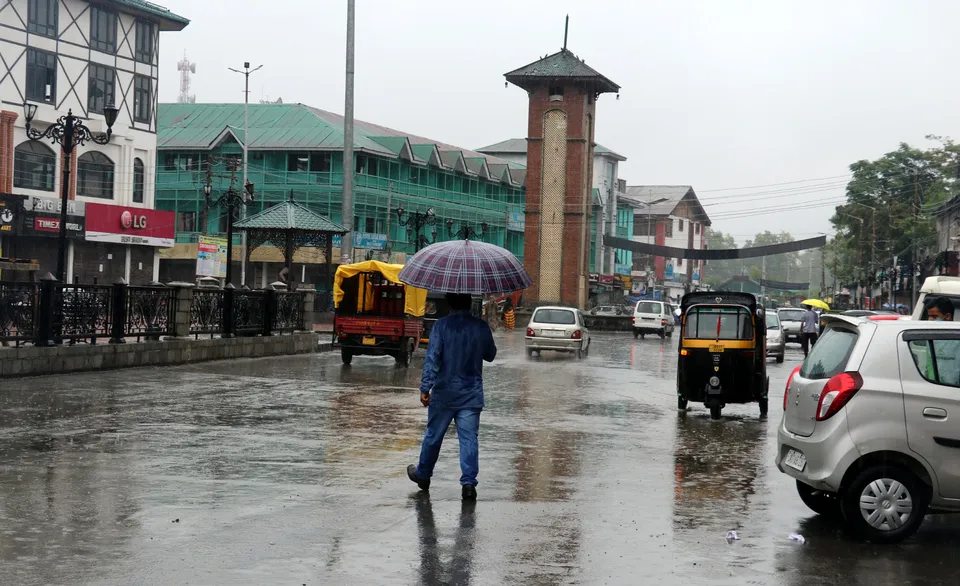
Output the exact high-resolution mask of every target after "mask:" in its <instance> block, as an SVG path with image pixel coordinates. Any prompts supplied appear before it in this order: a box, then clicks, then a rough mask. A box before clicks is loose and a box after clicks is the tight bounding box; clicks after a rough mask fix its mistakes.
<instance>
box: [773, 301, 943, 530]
mask: <svg viewBox="0 0 960 586" xmlns="http://www.w3.org/2000/svg"><path fill="white" fill-rule="evenodd" d="M826 321H827V329H826V330H825V331H824V334H823V336H822V337H821V338H820V340H819V341H818V342H817V343H816V345H815V346H814V347H813V350H811V352H810V355H809V356H808V357H807V358H806V360H804V362H803V364H802V365H801V366H798V367H797V368H796V369H795V370H794V371H793V373H792V374H791V375H790V378H789V379H788V380H787V386H786V389H785V392H784V397H783V418H782V420H781V423H780V428H779V431H778V444H779V446H778V450H777V460H776V463H777V468H778V469H779V470H780V471H781V472H783V473H785V474H788V475H789V476H792V477H793V478H795V479H796V481H797V491H798V492H799V493H800V498H801V500H803V502H804V503H805V504H806V505H807V506H808V507H810V508H811V509H812V510H813V511H815V512H817V513H819V514H822V515H826V516H835V517H837V518H838V519H842V520H843V522H844V523H845V525H846V526H847V528H848V529H849V530H850V531H851V532H852V533H854V534H855V535H857V536H859V537H861V538H863V539H867V540H869V541H874V542H884V543H892V542H897V541H901V540H903V539H906V538H907V537H909V536H911V535H912V534H913V533H914V532H915V531H917V529H918V528H919V527H920V524H921V523H922V522H923V517H924V515H925V514H927V513H928V512H931V513H942V512H958V511H960V466H958V465H957V462H958V461H960V460H958V456H960V323H952V322H936V323H934V322H916V321H908V320H902V319H897V316H870V317H859V318H858V317H846V316H828V317H827V318H826ZM950 413H953V415H952V416H951V415H950Z"/></svg>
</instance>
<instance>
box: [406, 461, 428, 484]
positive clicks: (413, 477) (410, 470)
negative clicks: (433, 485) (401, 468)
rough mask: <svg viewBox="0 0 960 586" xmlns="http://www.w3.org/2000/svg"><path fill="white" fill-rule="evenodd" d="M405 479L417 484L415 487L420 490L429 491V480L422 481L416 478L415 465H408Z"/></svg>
mask: <svg viewBox="0 0 960 586" xmlns="http://www.w3.org/2000/svg"><path fill="white" fill-rule="evenodd" d="M407 478H409V479H410V480H412V481H414V482H416V483H417V486H419V487H420V490H430V479H429V478H428V479H427V480H422V479H421V478H420V477H419V476H417V465H416V464H410V465H409V466H407Z"/></svg>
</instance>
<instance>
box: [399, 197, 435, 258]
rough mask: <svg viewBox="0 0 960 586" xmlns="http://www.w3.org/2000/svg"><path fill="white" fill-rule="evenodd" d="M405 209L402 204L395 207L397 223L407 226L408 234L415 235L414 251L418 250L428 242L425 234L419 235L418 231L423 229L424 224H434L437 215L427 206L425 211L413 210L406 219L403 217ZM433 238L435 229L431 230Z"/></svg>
mask: <svg viewBox="0 0 960 586" xmlns="http://www.w3.org/2000/svg"><path fill="white" fill-rule="evenodd" d="M404 214H406V210H404V209H403V206H400V207H398V208H397V223H398V224H400V225H401V226H407V234H408V236H409V235H410V233H411V232H412V233H413V234H414V235H415V238H414V240H413V246H414V252H420V248H421V247H422V246H426V245H427V244H429V242H428V241H427V237H426V236H421V235H420V232H422V231H423V228H424V227H425V226H434V225H436V223H437V215H436V214H435V213H434V211H433V208H429V209H428V210H427V211H426V213H420V212H419V211H416V212H413V213H412V214H410V215H409V216H408V217H407V219H406V220H404V219H403V216H404ZM433 239H434V241H436V239H437V231H436V230H434V231H433Z"/></svg>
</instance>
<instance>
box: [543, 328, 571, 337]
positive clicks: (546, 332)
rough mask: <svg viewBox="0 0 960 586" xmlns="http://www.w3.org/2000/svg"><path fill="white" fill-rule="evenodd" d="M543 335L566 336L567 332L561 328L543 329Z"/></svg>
mask: <svg viewBox="0 0 960 586" xmlns="http://www.w3.org/2000/svg"><path fill="white" fill-rule="evenodd" d="M543 335H544V337H546V338H566V337H567V332H565V331H563V330H543Z"/></svg>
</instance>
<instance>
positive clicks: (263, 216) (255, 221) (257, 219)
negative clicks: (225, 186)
mask: <svg viewBox="0 0 960 586" xmlns="http://www.w3.org/2000/svg"><path fill="white" fill-rule="evenodd" d="M234 228H237V229H247V230H299V231H303V232H334V233H337V234H345V233H346V232H347V230H346V229H345V228H344V227H343V226H341V225H340V224H337V223H336V222H334V221H333V220H331V219H330V218H328V217H326V216H321V215H320V214H318V213H316V212H314V211H312V210H310V209H308V208H306V207H304V206H302V205H300V204H298V203H297V202H295V201H285V202H282V203H278V204H277V205H275V206H272V207H269V208H267V209H265V210H263V211H262V212H260V213H257V214H254V215H252V216H248V217H246V218H244V219H243V220H238V221H237V222H235V223H234Z"/></svg>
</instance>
